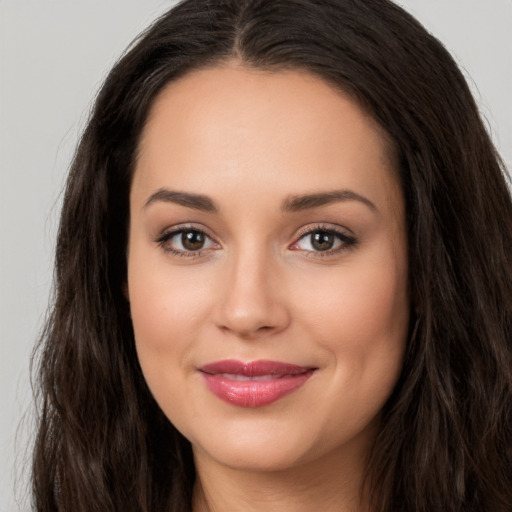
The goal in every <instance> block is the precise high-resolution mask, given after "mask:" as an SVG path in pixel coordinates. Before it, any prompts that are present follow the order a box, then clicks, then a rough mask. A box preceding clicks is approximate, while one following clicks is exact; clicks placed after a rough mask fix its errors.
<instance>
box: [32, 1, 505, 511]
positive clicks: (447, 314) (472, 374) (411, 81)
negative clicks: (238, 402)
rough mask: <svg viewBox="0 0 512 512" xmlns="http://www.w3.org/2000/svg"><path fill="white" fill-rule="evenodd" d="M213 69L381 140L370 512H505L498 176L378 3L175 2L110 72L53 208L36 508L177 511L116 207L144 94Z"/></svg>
mask: <svg viewBox="0 0 512 512" xmlns="http://www.w3.org/2000/svg"><path fill="white" fill-rule="evenodd" d="M228 59H237V60H238V61H241V62H242V63H244V64H245V65H247V66H253V67H256V68H262V69H266V70H276V71H278V70H281V69H287V68H288V69H298V70H306V71H308V72H311V73H314V74H316V75H317V76H319V77H322V78H323V79H324V80H326V81H328V82H329V83H331V84H335V85H336V87H338V88H340V89H341V90H343V91H345V92H347V93H349V94H350V95H352V96H353V97H354V98H356V100H357V101H358V102H359V103H360V105H361V106H362V107H363V108H365V109H366V110H367V111H368V112H369V113H370V114H371V115H372V116H373V117H374V118H375V119H376V120H377V121H378V122H379V123H380V125H381V126H382V128H383V129H384V130H385V131H386V132H387V134H388V135H389V137H390V139H391V140H392V141H393V145H394V149H395V152H396V159H397V162H398V172H399V174H400V179H401V184H402V189H403V193H404V195H405V199H406V207H407V224H408V239H409V261H410V270H409V275H410V277H409V279H410V290H411V296H412V302H413V304H412V309H413V311H414V312H413V317H412V319H411V329H410V331H411V332H410V339H409V342H408V346H407V352H406V358H405V364H404V368H403V372H402V375H401V377H400V380H399V382H398V384H397V386H396V389H395V390H394V392H393V394H392V396H391V397H390V398H389V400H388V402H387V403H386V405H385V408H384V411H383V421H382V430H381V432H380V434H379V435H378V437H377V439H376V442H375V445H374V447H373V450H372V453H371V455H370V459H369V463H368V472H367V479H366V487H365V493H366V495H367V496H368V497H369V499H370V500H371V503H372V510H374V511H375V512H427V511H428V512H434V511H435V512H441V511H442V512H455V511H460V512H462V511H464V512H482V511H496V512H498V511H499V512H502V511H510V510H512V264H511V254H512V203H511V197H510V193H509V190H508V188H507V182H506V174H505V170H504V168H503V166H502V165H501V163H500V159H499V157H498V155H497V153H496V151H495V149H494V147H493V145H492V143H491V141H490V139H489V136H488V134H487V133H486V130H485V128H484V126H483V123H482V121H481V120H480V118H479V114H478V109H477V106H476V105H475V102H474V100H473V98H472V96H471V94H470V92H469V90H468V87H467V85H466V82H465V80H464V78H463V76H462V75H461V73H460V71H459V70H458V69H457V66H456V64H455V63H454V61H453V59H452V58H451V57H450V55H449V54H448V52H447V51H446V50H445V49H444V47H443V46H442V45H441V44H440V43H439V41H437V40H436V39H435V38H434V37H432V36H431V35H429V34H428V33H427V32H426V31H425V29H424V28H423V27H422V26H421V25H420V24H419V23H418V22H417V21H416V20H415V19H414V18H412V17H411V16H410V15H408V14H407V13H406V12H405V11H403V10H402V9H401V8H399V7H397V6H396V5H395V4H394V3H392V2H390V1H388V0H185V1H184V2H182V3H180V4H179V5H177V6H176V7H175V8H173V9H172V10H171V11H169V12H168V13H167V14H165V15H164V16H162V17H161V18H160V19H159V20H157V21H156V22H155V23H154V24H153V25H152V26H151V27H150V28H149V29H148V30H147V31H146V32H145V33H144V34H142V35H141V36H140V38H139V39H138V40H137V41H136V42H135V43H134V44H133V45H132V46H131V48H130V49H129V50H128V51H127V53H126V54H125V55H124V56H123V58H122V59H121V60H120V61H119V62H118V63H117V64H116V65H115V67H114V69H113V70H112V71H111V73H110V74H109V76H108V77H107V79H106V81H105V84H104V85H103V87H102V89H101V90H100V92H99V94H98V97H97V100H96V103H95V106H94V109H93V112H92V114H91V118H90V121H89V123H88V126H87V128H86V129H85V132H84V134H83V137H82V140H81V142H80V144H79V147H78V149H77V152H76V155H75V158H74V161H73V164H72V167H71V171H70V175H69V179H68V182H67V187H66V192H65V198H64V205H63V210H62V218H61V224H60V230H59V235H58V243H57V258H56V273H55V300H54V303H53V306H52V310H51V315H50V317H49V320H48V322H47V325H46V328H45V330H44V332H43V335H42V338H41V342H40V344H39V346H38V351H37V353H36V359H35V363H36V364H37V368H38V374H37V376H36V379H37V397H38V403H39V418H38V421H39V431H38V435H37V440H36V445H35V451H34V459H33V496H34V498H33V499H34V506H35V509H36V510H38V511H40V512H50V511H52V512H54V511H73V512H86V511H87V512H93V511H97V512H108V511H117V512H119V511H123V512H125V511H126V512H127V511H144V512H149V511H152V512H154V511H159V512H160V511H173V512H178V511H183V512H184V511H188V510H190V498H191V490H192V485H193V481H194V476H195V475H194V467H193V461H192V456H191V447H190V444H189V442H188V441H187V440H186V439H184V438H183V436H182V435H181V434H180V433H179V432H177V431H176V430H175V428H174V427H173V425H171V424H170V422H169V421H168V420H167V419H166V417H165V416H164V414H163V413H162V412H161V411H160V409H159V408H158V406H157V405H156V403H155V401H154V399H153V398H152V396H151V394H150V392H149V390H148V388H147V386H146V384H145V381H144V378H143V375H142V373H141V370H140V367H139V364H138V361H137V356H136V352H135V348H134V339H133V331H132V326H131V321H130V317H129V310H128V306H127V304H126V301H125V298H124V296H123V291H122V288H123V283H124V281H125V279H126V259H125V250H126V245H127V223H128V195H129V188H130V181H131V174H132V171H133V163H134V156H135V154H136V149H137V143H138V139H139V135H140V133H141V129H142V128H143V126H144V123H145V121H146V118H147V115H148V109H149V108H150V106H151V105H152V102H153V101H154V99H155V97H156V95H157V94H158V93H159V91H160V90H161V89H162V88H163V87H164V86H165V85H166V84H167V83H168V82H169V81H172V80H175V79H176V78H177V77H179V76H182V75H183V74H185V73H187V72H188V71H190V70H192V69H197V68H200V67H204V66H211V65H215V64H219V63H222V62H224V61H226V60H228Z"/></svg>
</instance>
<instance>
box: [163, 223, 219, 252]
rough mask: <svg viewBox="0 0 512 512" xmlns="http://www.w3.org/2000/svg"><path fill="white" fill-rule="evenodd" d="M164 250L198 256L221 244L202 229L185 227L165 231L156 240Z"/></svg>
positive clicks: (217, 247)
mask: <svg viewBox="0 0 512 512" xmlns="http://www.w3.org/2000/svg"><path fill="white" fill-rule="evenodd" d="M155 241H156V242H157V243H158V245H159V246H160V247H161V248H162V249H164V251H166V252H169V253H171V254H175V255H177V256H198V255H200V254H201V253H202V252H203V251H207V250H210V249H212V250H213V249H219V248H220V246H219V244H217V243H216V242H214V241H213V240H212V239H211V237H209V236H208V235H207V234H206V233H204V232H203V231H201V230H200V229H192V228H183V229H176V230H175V231H170V232H167V233H164V234H163V235H162V236H160V238H158V239H157V240H155Z"/></svg>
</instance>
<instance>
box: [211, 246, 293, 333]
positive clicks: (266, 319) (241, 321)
mask: <svg viewBox="0 0 512 512" xmlns="http://www.w3.org/2000/svg"><path fill="white" fill-rule="evenodd" d="M233 259H234V261H233V262H232V263H231V264H228V271H227V278H225V282H224V283H223V284H222V290H223V293H222V294H221V300H220V301H219V302H218V304H217V309H216V315H215V322H216V324H217V326H218V327H219V328H220V329H221V330H223V331H225V332H229V333H231V334H234V335H236V336H238V337H241V338H254V337H259V336H261V335H265V334H267V335H268V334H272V333H274V334H275V333H278V332H281V331H282V330H284V329H286V327H287V326H288V325H289V323H290V314H289V310H288V308H287V307H286V301H285V293H284V290H283V287H282V286H281V283H280V279H279V271H278V269H276V268H275V265H273V264H272V262H271V261H270V258H269V257H265V256H264V255H260V256H257V255H254V254H252V255H250V256H248V257H244V256H243V255H240V256H238V257H235V258H233Z"/></svg>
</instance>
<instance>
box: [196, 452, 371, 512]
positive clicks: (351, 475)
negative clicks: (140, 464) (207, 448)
mask: <svg viewBox="0 0 512 512" xmlns="http://www.w3.org/2000/svg"><path fill="white" fill-rule="evenodd" d="M338 455H339V454H336V453H335V454H331V455H330V456H329V458H328V460H326V458H324V459H322V460H316V461H313V462H308V463H304V464H302V465H299V466H294V467H293V468H289V469H284V470H279V471H248V470H241V469H237V468H230V467H226V466H223V465H221V464H218V463H217V462H216V461H213V460H212V459H211V458H209V457H208V455H207V454H205V453H201V452H198V451H195V461H196V470H197V479H196V483H195V485H194V493H193V506H192V510H193V512H220V511H222V512H225V511H226V510H230V511H231V510H244V511H247V512H263V511H265V512H268V511H269V510H271V511H272V512H310V511H311V510H322V511H323V512H367V509H366V508H364V506H363V505H362V504H361V499H360V496H361V485H362V479H363V472H364V462H363V461H362V460H361V459H360V458H358V460H351V461H350V463H347V462H348V461H347V460H346V458H345V459H344V460H343V458H340V457H338ZM329 459H330V460H329Z"/></svg>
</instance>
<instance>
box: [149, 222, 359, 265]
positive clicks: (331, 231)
mask: <svg viewBox="0 0 512 512" xmlns="http://www.w3.org/2000/svg"><path fill="white" fill-rule="evenodd" d="M187 232H193V233H199V234H201V235H203V236H204V237H206V238H208V239H209V240H211V241H212V242H213V243H214V244H217V243H216V242H215V241H214V240H213V238H212V237H211V236H210V235H208V233H206V231H204V230H203V229H200V228H198V227H195V226H180V227H177V228H175V229H172V230H171V231H165V232H164V233H162V234H161V235H160V236H159V237H158V238H157V239H156V240H155V242H156V243H157V244H158V245H159V247H161V248H162V250H164V251H165V252H168V253H170V254H172V255H173V256H178V257H181V258H200V257H202V256H203V255H204V253H205V252H207V251H209V250H210V248H206V249H198V250H197V251H193V250H191V251H183V250H180V249H173V248H172V247H168V246H166V245H165V244H166V243H167V242H169V240H172V238H174V237H175V236H176V235H179V234H183V233H187ZM314 233H325V234H328V235H334V236H335V237H337V238H338V240H339V241H340V242H341V246H340V247H337V248H335V249H327V250H325V251H304V252H305V254H306V257H309V258H319V257H320V258H324V257H329V256H333V255H335V254H338V253H341V252H344V251H347V250H349V249H353V248H354V246H355V245H356V244H357V240H356V238H355V237H354V236H351V235H347V234H346V233H344V232H342V231H341V230H337V229H335V228H332V227H327V226H323V225H317V226H314V227H313V228H308V229H305V230H304V231H302V232H299V234H298V236H297V239H296V241H295V242H293V244H291V246H290V247H293V246H294V245H297V244H298V243H299V242H300V241H301V240H303V239H305V238H306V237H307V236H311V235H312V234H314ZM217 245H218V244H217ZM292 250H300V249H292Z"/></svg>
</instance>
